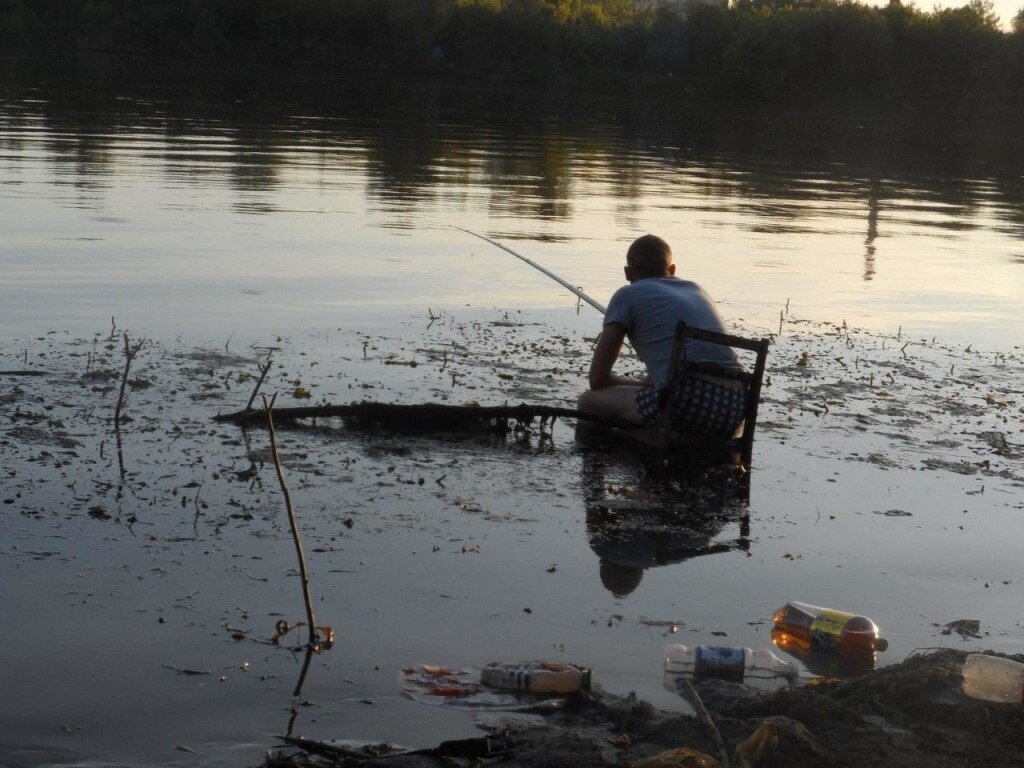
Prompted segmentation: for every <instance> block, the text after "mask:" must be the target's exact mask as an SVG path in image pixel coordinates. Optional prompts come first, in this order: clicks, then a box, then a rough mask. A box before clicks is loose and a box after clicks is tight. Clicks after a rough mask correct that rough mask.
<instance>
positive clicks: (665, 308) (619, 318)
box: [605, 277, 739, 389]
mask: <svg viewBox="0 0 1024 768" xmlns="http://www.w3.org/2000/svg"><path fill="white" fill-rule="evenodd" d="M680 320H682V321H684V322H686V323H687V324H688V325H693V326H696V327H698V328H705V329H707V330H709V331H718V332H719V333H724V332H725V327H724V324H723V322H722V318H721V316H720V315H719V314H718V310H717V309H716V308H715V305H714V302H713V301H712V300H711V297H710V296H708V295H707V293H705V292H704V290H703V289H702V288H701V287H700V286H699V285H697V284H696V283H694V282H692V281H690V280H681V279H679V278H677V277H647V278H643V279H641V280H636V281H634V282H633V283H631V284H629V285H624V286H622V288H620V289H619V290H618V291H616V292H615V294H614V295H613V296H612V298H611V301H609V302H608V311H607V313H606V314H605V325H607V324H609V323H619V324H620V325H622V326H624V327H625V328H626V331H627V333H628V334H629V339H630V341H631V342H632V344H633V347H634V349H636V352H637V354H638V355H639V356H640V359H641V360H643V361H644V363H645V364H646V365H647V371H648V373H649V374H650V375H651V378H652V380H653V381H654V386H655V387H657V388H658V389H660V388H662V387H664V386H665V385H666V384H667V383H668V375H669V369H670V364H671V360H672V350H673V348H674V345H675V336H676V326H677V325H678V324H679V321H680ZM686 356H687V359H688V360H691V361H693V362H704V363H715V364H717V365H721V366H723V367H726V368H738V367H739V362H738V361H737V359H736V355H735V353H734V352H733V351H732V350H731V349H729V348H728V347H723V346H720V345H717V344H707V343H705V342H702V341H698V340H696V339H691V340H689V341H688V342H687V346H686Z"/></svg>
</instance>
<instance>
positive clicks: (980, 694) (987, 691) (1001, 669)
mask: <svg viewBox="0 0 1024 768" xmlns="http://www.w3.org/2000/svg"><path fill="white" fill-rule="evenodd" d="M964 693H966V694H967V695H968V696H970V697H971V698H975V699H984V700H985V701H1000V702H1004V703H1010V704H1021V703H1024V664H1021V663H1020V662H1019V661H1014V660H1013V659H1004V658H1002V657H1001V656H989V655H987V654H984V653H972V654H971V655H970V656H968V657H967V659H966V660H965V661H964Z"/></svg>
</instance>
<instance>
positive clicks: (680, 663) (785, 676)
mask: <svg viewBox="0 0 1024 768" xmlns="http://www.w3.org/2000/svg"><path fill="white" fill-rule="evenodd" d="M664 661H665V681H664V682H665V687H666V688H667V689H668V690H670V691H675V690H676V686H675V683H674V681H672V680H670V678H673V677H686V678H705V677H716V678H719V679H721V680H731V681H732V682H734V683H750V682H753V681H756V680H758V679H760V680H778V679H782V680H787V681H790V680H795V679H796V677H797V675H798V674H799V673H798V671H797V668H796V667H795V666H793V665H792V664H790V663H789V662H788V661H783V660H782V659H780V658H779V657H778V656H776V655H775V654H774V653H772V652H771V651H769V650H767V649H766V650H760V651H754V650H751V649H750V648H724V647H719V646H711V645H695V646H685V645H666V646H665V652H664ZM670 685H671V687H670Z"/></svg>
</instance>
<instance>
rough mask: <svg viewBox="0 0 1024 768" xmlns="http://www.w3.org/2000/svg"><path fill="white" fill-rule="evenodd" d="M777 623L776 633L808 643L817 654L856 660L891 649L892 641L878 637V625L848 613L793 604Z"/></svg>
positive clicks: (779, 612)
mask: <svg viewBox="0 0 1024 768" xmlns="http://www.w3.org/2000/svg"><path fill="white" fill-rule="evenodd" d="M774 621H775V629H776V630H779V631H781V632H785V633H788V634H790V635H793V636H794V637H795V638H797V639H799V640H804V641H807V642H808V643H810V648H811V650H812V651H814V652H830V653H838V654H839V655H841V656H854V655H861V654H872V653H874V652H875V651H884V650H885V649H886V648H888V647H889V641H888V640H886V639H885V638H884V637H879V636H878V625H877V624H875V622H873V621H872V620H871V619H869V618H867V617H866V616H857V615H855V614H852V613H846V612H845V611H835V610H832V609H831V608H821V607H819V606H817V605H808V604H807V603H796V602H793V603H786V604H785V605H784V606H782V607H781V608H779V610H777V611H776V612H775V617H774Z"/></svg>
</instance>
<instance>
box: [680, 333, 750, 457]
mask: <svg viewBox="0 0 1024 768" xmlns="http://www.w3.org/2000/svg"><path fill="white" fill-rule="evenodd" d="M687 339H697V340H699V341H704V342H708V343H710V344H721V345H723V346H726V347H732V348H734V349H744V350H748V351H750V352H754V353H755V354H756V356H757V357H756V360H755V362H754V369H753V371H747V370H737V369H733V368H723V367H721V366H717V365H714V364H709V363H698V362H692V361H689V360H687V359H686V340H687ZM767 358H768V339H747V338H744V337H742V336H732V335H730V334H728V333H718V332H717V331H709V330H706V329H704V328H698V327H696V326H693V325H688V324H687V323H685V322H680V323H679V325H677V326H676V340H675V347H674V349H673V353H672V370H671V371H670V372H669V380H668V388H667V389H668V393H669V401H668V402H666V403H665V407H664V409H663V414H666V417H665V420H664V422H663V424H662V428H663V431H664V434H665V440H666V444H667V443H668V441H669V440H670V439H671V438H672V436H673V435H675V437H676V438H678V437H679V435H678V434H677V430H675V429H673V425H672V424H671V423H670V418H669V416H668V414H671V413H672V412H673V408H672V397H673V393H674V392H675V390H676V388H675V383H676V382H677V381H679V380H680V378H681V377H683V376H685V375H686V374H687V373H706V374H710V375H713V376H720V377H722V378H729V379H736V380H738V381H740V382H742V384H743V385H744V388H745V389H746V392H747V409H746V413H745V414H744V418H743V427H742V432H741V433H740V434H739V436H733V437H732V438H727V439H712V438H706V437H694V438H693V441H695V442H697V443H703V444H708V443H715V444H720V445H721V446H722V447H724V448H728V449H731V450H733V451H735V452H738V453H739V455H740V459H741V461H742V462H743V465H744V466H747V467H749V466H750V460H751V457H752V455H753V452H754V430H755V428H756V427H757V406H758V404H759V402H760V400H761V383H762V381H763V380H764V369H765V361H766V360H767Z"/></svg>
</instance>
